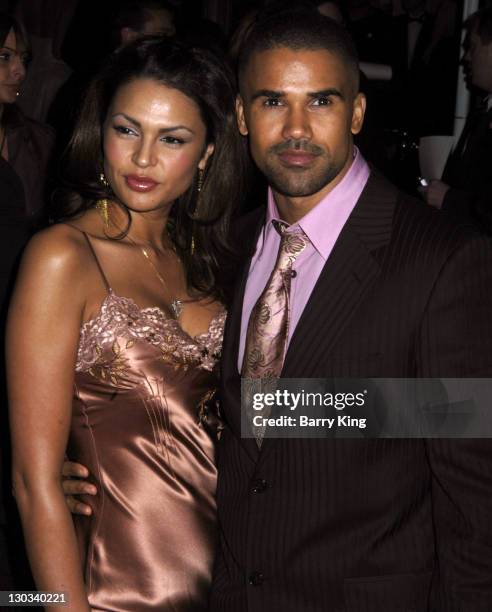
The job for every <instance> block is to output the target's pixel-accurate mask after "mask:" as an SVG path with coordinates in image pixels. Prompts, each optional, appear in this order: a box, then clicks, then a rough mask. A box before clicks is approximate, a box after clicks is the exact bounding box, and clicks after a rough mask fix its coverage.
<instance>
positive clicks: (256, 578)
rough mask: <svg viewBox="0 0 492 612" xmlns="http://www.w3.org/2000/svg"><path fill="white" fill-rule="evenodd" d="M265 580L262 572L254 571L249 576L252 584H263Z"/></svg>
mask: <svg viewBox="0 0 492 612" xmlns="http://www.w3.org/2000/svg"><path fill="white" fill-rule="evenodd" d="M264 580H265V577H264V576H263V574H262V573H261V572H253V573H252V574H250V576H249V584H250V585H251V586H261V585H262V584H263V581H264Z"/></svg>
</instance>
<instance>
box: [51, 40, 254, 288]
mask: <svg viewBox="0 0 492 612" xmlns="http://www.w3.org/2000/svg"><path fill="white" fill-rule="evenodd" d="M139 78H147V79H153V80H155V81H157V82H159V83H161V84H162V85H165V86H167V87H170V88H173V89H177V90H178V91H180V92H181V93H183V94H184V95H186V96H188V97H189V98H190V99H192V100H193V101H194V102H195V103H196V104H197V106H198V108H199V110H200V114H201V117H202V119H203V122H204V124H205V126H206V134H207V135H206V141H207V142H206V143H205V144H209V143H214V145H215V147H214V153H213V154H212V156H211V157H210V158H209V161H208V164H207V168H206V171H205V176H204V181H203V187H202V190H201V192H200V198H199V205H198V210H197V213H196V215H194V211H195V208H196V207H197V194H198V192H197V175H198V172H197V175H196V177H195V179H194V181H193V183H192V185H191V186H190V187H189V189H188V190H187V191H186V192H185V193H184V194H182V195H181V196H180V197H179V198H178V199H177V201H176V202H175V203H174V205H173V207H172V210H171V214H170V223H169V226H168V230H169V233H170V235H171V238H172V240H173V241H174V245H175V247H176V249H177V252H178V254H179V255H180V257H181V258H182V261H183V263H184V266H185V270H186V274H187V281H188V286H189V287H190V289H194V290H195V291H196V292H198V293H199V294H201V295H211V296H215V297H218V298H220V299H224V297H225V293H224V289H225V287H224V283H227V279H224V274H223V273H224V272H225V270H226V268H227V263H228V262H231V261H232V259H231V256H232V250H231V249H230V247H229V243H228V235H229V225H230V220H231V216H232V214H233V211H235V209H236V206H238V204H239V202H240V198H241V195H242V193H243V192H244V182H243V181H244V178H243V177H244V175H245V170H246V164H247V162H246V152H245V149H244V146H245V143H244V141H243V139H241V137H240V136H239V132H238V130H237V126H236V119H235V87H234V77H233V75H232V73H231V72H230V70H229V68H228V67H227V66H226V64H224V63H223V61H222V60H221V59H219V58H217V56H215V55H214V54H213V53H211V52H209V51H207V50H206V49H202V48H197V47H187V46H184V45H182V44H179V43H177V42H175V41H173V40H170V39H163V38H156V37H152V38H146V39H142V40H139V41H137V42H135V43H132V44H131V45H129V46H127V47H125V48H122V49H120V50H119V51H117V52H116V53H114V54H113V55H112V56H111V57H110V58H109V60H108V62H107V63H106V65H105V66H104V67H103V68H102V70H101V71H100V73H99V74H98V75H97V76H96V77H95V79H94V80H93V81H92V83H91V85H90V87H89V90H88V92H87V95H86V97H85V99H84V102H83V105H82V107H81V110H80V114H79V118H78V121H77V124H76V126H75V130H74V134H73V136H72V139H71V141H70V144H69V147H68V151H67V154H66V160H65V167H64V170H63V175H62V177H63V187H62V189H60V190H58V191H57V192H56V193H55V196H54V198H53V204H54V207H55V208H54V211H53V212H54V215H53V217H54V219H55V220H65V219H69V218H71V217H73V216H76V215H79V214H80V213H82V212H83V211H85V210H87V209H89V208H91V207H93V206H94V204H95V202H96V201H97V200H100V199H103V198H110V199H112V200H113V201H115V202H118V200H117V198H116V197H115V194H114V193H113V192H112V191H111V187H110V186H109V187H105V186H104V185H103V184H101V182H100V180H99V177H100V174H101V173H102V172H103V142H102V134H103V128H102V126H103V123H104V121H105V118H106V115H107V111H108V108H109V106H110V104H111V101H112V99H113V97H114V95H115V94H116V92H117V90H118V89H119V88H120V87H121V86H122V85H124V84H126V83H129V82H131V81H133V80H135V79H139ZM118 203H119V204H120V205H121V206H123V207H124V203H122V202H118ZM124 210H125V211H126V212H127V214H128V218H129V223H128V228H129V226H130V214H129V212H128V210H127V209H126V207H125V208H124ZM128 228H127V230H126V231H128ZM125 235H126V232H124V233H123V234H122V235H121V236H119V237H118V238H122V237H124V236H125ZM192 240H194V245H195V251H194V254H193V255H191V243H192Z"/></svg>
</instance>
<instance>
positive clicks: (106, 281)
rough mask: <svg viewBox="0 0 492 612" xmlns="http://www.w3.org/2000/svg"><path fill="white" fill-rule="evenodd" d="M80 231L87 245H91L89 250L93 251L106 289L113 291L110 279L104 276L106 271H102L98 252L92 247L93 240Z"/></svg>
mask: <svg viewBox="0 0 492 612" xmlns="http://www.w3.org/2000/svg"><path fill="white" fill-rule="evenodd" d="M77 229H78V228H77ZM79 231H81V232H82V234H83V235H84V238H85V239H86V240H87V244H88V245H89V248H90V250H91V252H92V254H93V256H94V259H95V261H96V264H97V267H98V268H99V272H100V273H101V276H102V279H103V281H104V284H105V286H106V289H107V290H108V291H111V285H110V284H109V282H108V279H107V278H106V275H105V274H104V270H103V269H102V266H101V264H100V262H99V259H98V257H97V255H96V251H95V249H94V246H93V245H92V242H91V239H90V238H89V236H88V235H87V234H86V233H85V232H83V231H82V230H79Z"/></svg>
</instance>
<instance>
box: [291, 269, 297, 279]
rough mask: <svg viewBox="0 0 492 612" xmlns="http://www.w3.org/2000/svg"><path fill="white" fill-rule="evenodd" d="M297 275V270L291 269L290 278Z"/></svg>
mask: <svg viewBox="0 0 492 612" xmlns="http://www.w3.org/2000/svg"><path fill="white" fill-rule="evenodd" d="M296 276H297V272H296V271H295V270H291V271H290V278H295V277H296Z"/></svg>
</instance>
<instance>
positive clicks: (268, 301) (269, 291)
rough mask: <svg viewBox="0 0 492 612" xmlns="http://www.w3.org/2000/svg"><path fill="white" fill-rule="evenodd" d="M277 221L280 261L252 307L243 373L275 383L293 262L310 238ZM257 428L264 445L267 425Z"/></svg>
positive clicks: (284, 343) (284, 335)
mask: <svg viewBox="0 0 492 612" xmlns="http://www.w3.org/2000/svg"><path fill="white" fill-rule="evenodd" d="M273 224H274V227H275V229H276V230H277V231H278V233H279V234H280V236H281V240H280V246H279V250H278V255H277V261H276V263H275V267H274V268H273V270H272V273H271V275H270V278H269V279H268V282H267V284H266V287H265V289H263V292H262V294H261V295H260V297H259V298H258V301H257V302H256V304H255V306H254V307H253V310H252V311H251V316H250V318H249V322H248V331H247V333H246V346H245V350H244V359H243V367H242V372H241V376H242V377H243V378H246V379H258V378H261V379H263V380H264V382H266V383H267V384H268V381H271V382H272V383H273V386H274V385H275V381H276V379H277V378H278V377H279V376H280V372H281V371H282V366H283V363H284V358H285V352H286V347H287V339H288V337H289V323H290V311H289V298H290V285H291V279H292V277H293V276H295V274H294V272H293V270H292V266H293V264H294V262H295V260H296V258H297V257H298V256H299V254H300V253H302V251H303V250H304V249H305V248H306V246H307V244H308V243H309V238H308V237H307V236H306V235H305V234H304V233H303V232H297V233H293V232H287V231H286V228H287V227H288V226H287V225H286V224H284V223H280V222H278V221H273ZM264 390H266V389H264ZM263 416H266V415H265V413H263ZM253 430H254V433H255V437H256V441H257V443H258V446H261V442H262V439H263V435H264V428H255V427H254V428H253Z"/></svg>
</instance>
